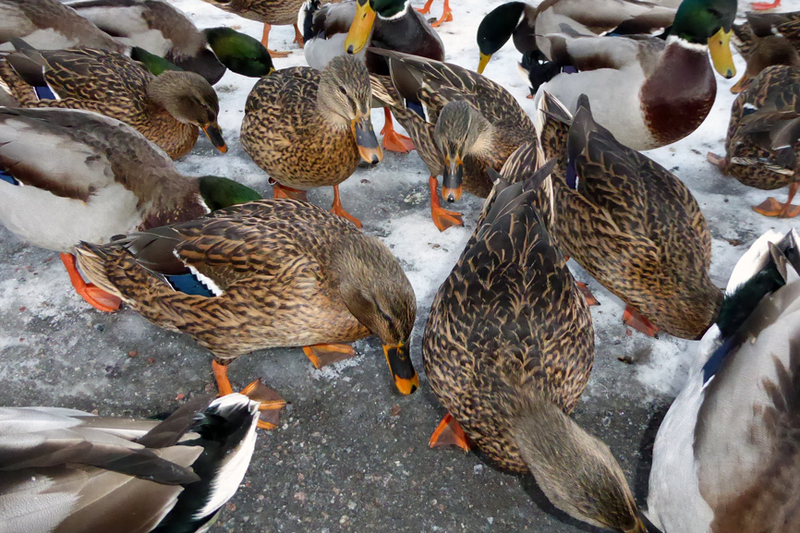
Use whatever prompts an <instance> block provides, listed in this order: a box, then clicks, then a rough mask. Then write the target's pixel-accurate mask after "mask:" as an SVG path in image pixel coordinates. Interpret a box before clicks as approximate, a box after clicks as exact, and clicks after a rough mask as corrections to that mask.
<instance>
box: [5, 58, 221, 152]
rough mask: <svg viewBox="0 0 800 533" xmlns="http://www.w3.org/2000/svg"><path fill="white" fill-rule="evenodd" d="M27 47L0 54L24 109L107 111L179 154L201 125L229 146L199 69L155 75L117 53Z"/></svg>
mask: <svg viewBox="0 0 800 533" xmlns="http://www.w3.org/2000/svg"><path fill="white" fill-rule="evenodd" d="M23 45H24V43H20V44H19V48H20V50H19V51H18V52H12V53H8V54H6V55H5V56H4V57H0V79H2V80H3V81H4V82H5V84H6V86H7V88H8V90H10V92H11V94H12V96H14V98H16V100H17V101H18V102H19V103H20V105H22V106H23V107H61V108H71V109H85V110H87V111H95V112H98V113H102V114H104V115H107V116H109V117H111V118H115V119H117V120H121V121H123V122H125V123H127V124H130V125H131V126H133V127H134V128H136V129H137V130H139V132H141V133H142V134H143V135H144V136H145V137H147V138H148V139H149V140H150V141H152V142H154V143H155V144H157V145H158V146H159V147H161V148H162V149H163V150H164V151H165V152H167V153H168V154H169V155H170V157H172V158H173V159H179V158H181V157H183V156H185V155H186V154H188V153H189V152H190V151H191V150H192V148H193V147H194V145H195V142H197V135H198V131H197V128H201V129H202V130H203V131H204V132H205V133H206V135H207V136H208V138H209V140H210V141H211V143H212V144H213V145H214V146H215V147H216V148H217V149H218V150H219V151H220V152H222V153H225V152H226V151H227V146H226V145H225V140H224V139H223V138H222V132H221V131H220V129H219V125H218V124H217V115H218V114H219V101H218V99H217V93H216V92H214V89H213V88H212V87H211V85H210V84H209V83H208V82H207V81H206V80H205V79H204V78H203V77H202V76H200V75H199V74H195V73H194V72H182V71H174V70H168V71H165V72H163V73H161V74H159V75H158V76H153V75H152V74H151V73H150V72H148V71H147V70H146V69H145V68H144V67H142V66H141V65H140V64H138V63H136V62H135V61H133V60H132V59H130V58H128V57H125V56H123V55H121V54H117V53H114V52H106V51H103V50H94V49H90V48H74V49H69V50H45V51H38V50H35V49H33V48H30V47H27V46H23ZM2 88H3V87H2V86H0V89H2Z"/></svg>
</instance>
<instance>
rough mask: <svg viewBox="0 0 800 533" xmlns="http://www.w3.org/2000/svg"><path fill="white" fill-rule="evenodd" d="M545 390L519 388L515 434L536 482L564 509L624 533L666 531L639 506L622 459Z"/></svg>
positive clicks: (513, 400)
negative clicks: (546, 397) (541, 394)
mask: <svg viewBox="0 0 800 533" xmlns="http://www.w3.org/2000/svg"><path fill="white" fill-rule="evenodd" d="M537 396H539V393H537V392H534V391H529V390H528V391H526V390H518V391H516V392H515V394H514V398H508V399H507V400H506V402H507V403H506V405H515V406H518V407H517V408H516V409H515V411H516V415H515V416H514V417H513V418H512V419H511V433H512V435H513V438H514V442H515V443H516V444H517V446H518V448H519V451H520V455H521V456H522V458H523V460H524V461H525V463H526V464H527V465H528V468H529V469H530V471H531V473H532V474H533V476H534V477H535V478H536V484H537V485H539V488H541V489H542V492H544V494H545V495H546V496H547V498H548V499H549V500H550V501H551V502H552V503H553V505H555V506H556V507H558V508H559V509H561V510H562V511H564V512H566V513H568V514H570V515H571V516H573V517H575V518H577V519H578V520H582V521H584V522H587V523H589V524H592V525H595V526H600V527H604V528H608V529H612V530H614V531H619V532H623V533H660V532H659V530H658V529H657V528H656V527H655V526H653V525H652V524H651V523H650V522H649V521H648V520H647V519H646V518H645V517H644V515H643V513H642V512H641V511H640V510H639V508H638V507H637V505H636V501H635V500H634V498H633V493H632V492H631V489H630V487H629V486H628V481H627V480H626V479H625V474H624V473H623V472H622V468H620V466H619V463H618V462H617V460H616V459H615V458H614V455H613V454H612V453H611V450H610V449H609V448H608V446H607V445H606V444H605V443H604V442H603V441H601V440H600V439H598V438H596V437H594V436H593V435H590V434H589V433H588V432H587V431H585V430H584V429H582V428H581V427H580V426H579V425H578V424H577V423H575V422H574V421H573V420H572V419H571V418H570V417H568V416H567V415H565V414H564V413H563V412H562V411H561V409H560V408H559V407H558V406H556V405H555V404H553V403H552V402H550V401H547V400H543V399H542V398H537Z"/></svg>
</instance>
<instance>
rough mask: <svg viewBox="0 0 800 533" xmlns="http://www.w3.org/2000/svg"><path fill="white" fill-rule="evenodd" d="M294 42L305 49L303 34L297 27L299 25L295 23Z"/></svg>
mask: <svg viewBox="0 0 800 533" xmlns="http://www.w3.org/2000/svg"><path fill="white" fill-rule="evenodd" d="M294 42H296V43H297V44H299V45H300V48H305V43H304V42H303V34H302V33H301V32H300V28H298V27H297V23H296V22H295V23H294Z"/></svg>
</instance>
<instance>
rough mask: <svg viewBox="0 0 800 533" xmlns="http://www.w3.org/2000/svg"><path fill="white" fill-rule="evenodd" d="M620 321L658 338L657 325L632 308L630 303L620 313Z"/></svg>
mask: <svg viewBox="0 0 800 533" xmlns="http://www.w3.org/2000/svg"><path fill="white" fill-rule="evenodd" d="M622 322H623V323H624V324H625V325H627V326H630V327H632V328H633V329H635V330H636V331H641V332H642V333H644V334H645V335H647V336H649V337H656V338H658V327H657V326H656V325H655V324H653V323H652V322H650V321H649V320H647V318H646V317H645V316H644V315H643V314H641V313H640V312H639V311H637V310H636V309H634V307H633V306H632V305H630V304H628V305H627V306H625V312H624V313H623V314H622Z"/></svg>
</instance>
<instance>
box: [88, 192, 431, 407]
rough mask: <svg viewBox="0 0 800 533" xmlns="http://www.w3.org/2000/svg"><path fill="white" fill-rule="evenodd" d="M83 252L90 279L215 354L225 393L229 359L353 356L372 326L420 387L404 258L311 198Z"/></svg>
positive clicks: (404, 381)
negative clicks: (298, 351) (260, 354)
mask: <svg viewBox="0 0 800 533" xmlns="http://www.w3.org/2000/svg"><path fill="white" fill-rule="evenodd" d="M77 254H78V264H79V265H80V267H81V270H83V271H84V272H85V273H86V275H87V277H88V278H89V279H90V280H91V281H92V282H93V283H95V284H96V285H98V286H99V287H102V288H103V290H106V291H108V292H110V293H111V294H114V295H116V296H118V297H119V298H122V300H123V301H124V302H126V303H128V304H129V305H130V306H131V307H132V308H133V309H135V310H136V311H138V312H140V313H141V314H142V315H143V316H144V317H145V318H147V319H148V320H150V321H151V322H153V323H155V324H157V325H159V326H162V327H166V328H168V329H172V330H178V331H182V332H184V333H188V334H189V335H191V336H192V337H193V338H194V339H195V340H197V342H199V343H200V344H201V345H202V346H204V347H205V348H208V349H209V350H210V351H211V352H213V354H214V363H213V368H214V375H215V377H216V379H217V384H218V386H219V390H220V393H221V394H227V393H230V392H231V391H232V389H231V385H230V382H229V381H228V377H227V371H228V370H227V369H228V367H227V365H228V364H229V363H231V362H232V361H234V360H235V359H237V358H238V357H239V356H241V355H243V354H246V353H249V352H252V351H254V350H260V349H263V348H274V347H279V346H304V348H303V351H304V352H305V353H306V355H307V356H308V358H309V359H310V360H311V362H312V363H313V364H314V366H316V367H317V368H319V367H321V366H323V365H325V364H328V363H329V362H333V361H337V360H339V359H342V358H344V357H349V356H351V355H353V349H352V348H351V347H349V346H341V345H339V344H336V343H343V342H350V341H354V340H357V339H360V338H363V337H366V336H367V335H369V334H370V332H372V333H374V334H375V335H377V336H379V337H380V338H381V340H382V341H383V349H384V352H385V354H386V359H387V361H388V363H389V368H390V370H391V371H392V374H393V375H394V379H395V383H396V385H397V388H398V390H399V391H400V392H401V393H403V394H411V393H412V392H414V391H415V390H416V388H417V386H418V385H419V379H418V378H417V375H416V373H415V372H414V367H413V366H412V365H411V359H410V357H409V341H410V336H411V329H412V328H413V327H414V317H415V314H416V300H415V298H414V291H413V289H412V288H411V284H410V283H409V281H408V278H406V275H405V274H404V273H403V269H402V268H401V267H400V262H399V261H398V260H397V259H396V258H395V257H394V256H393V255H392V253H391V252H390V251H389V249H388V248H387V247H386V246H385V245H384V244H382V243H381V242H380V241H379V240H378V239H376V238H374V237H370V236H368V235H365V234H364V233H362V232H361V231H360V230H358V229H356V227H355V226H353V225H352V224H350V223H349V222H347V221H346V220H343V219H342V218H341V217H338V216H336V215H332V214H330V213H327V212H325V211H324V210H322V209H319V208H318V207H315V206H313V205H311V204H309V203H306V202H301V201H298V200H293V199H288V198H281V199H273V200H261V201H256V202H250V203H247V204H242V205H239V206H235V207H231V208H227V209H221V210H218V211H215V212H213V213H211V214H210V215H208V216H206V217H204V218H200V219H197V220H194V221H191V222H185V223H183V224H178V225H174V226H165V227H162V228H156V229H154V230H151V231H148V232H143V233H135V234H133V235H131V236H130V237H128V238H125V239H122V240H119V241H117V242H112V243H110V244H107V245H103V246H96V245H92V244H87V243H83V244H81V245H80V246H79V247H78V248H77ZM332 344H333V345H332ZM271 409H274V407H272V408H271Z"/></svg>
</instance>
